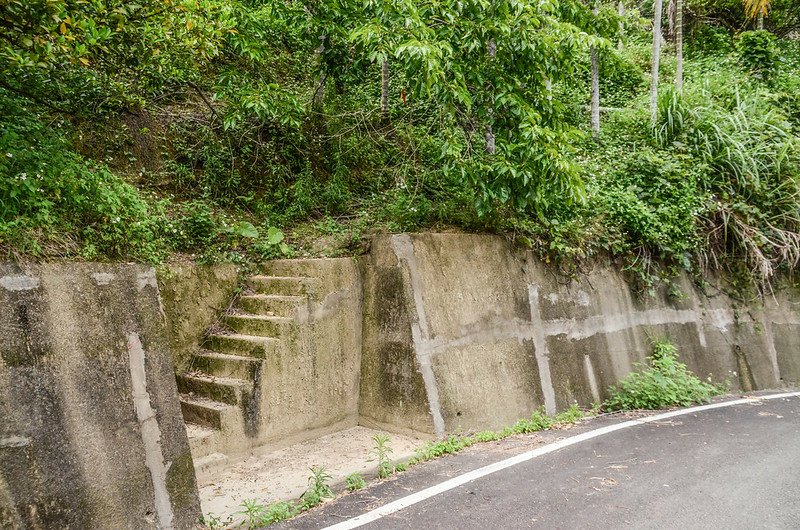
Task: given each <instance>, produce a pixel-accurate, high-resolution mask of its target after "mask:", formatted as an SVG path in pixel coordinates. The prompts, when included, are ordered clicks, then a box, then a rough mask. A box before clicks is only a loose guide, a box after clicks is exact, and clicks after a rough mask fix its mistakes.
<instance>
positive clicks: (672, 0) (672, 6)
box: [667, 0, 677, 42]
mask: <svg viewBox="0 0 800 530" xmlns="http://www.w3.org/2000/svg"><path fill="white" fill-rule="evenodd" d="M676 1H677V0H669V3H668V4H667V39H668V40H671V41H673V42H674V41H675V11H676V8H677V6H676Z"/></svg>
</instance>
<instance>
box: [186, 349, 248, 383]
mask: <svg viewBox="0 0 800 530" xmlns="http://www.w3.org/2000/svg"><path fill="white" fill-rule="evenodd" d="M262 362H263V361H260V360H258V359H253V360H252V361H244V360H241V359H236V358H233V359H226V358H221V357H207V356H204V355H195V356H193V357H192V369H193V370H198V371H200V372H204V373H206V374H208V375H213V376H216V377H235V378H237V379H244V380H245V381H253V380H254V379H255V374H256V371H257V370H258V365H259V364H261V363H262Z"/></svg>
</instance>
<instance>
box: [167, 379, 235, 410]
mask: <svg viewBox="0 0 800 530" xmlns="http://www.w3.org/2000/svg"><path fill="white" fill-rule="evenodd" d="M244 391H245V389H243V388H241V387H237V386H234V385H223V384H219V383H215V382H213V381H203V380H199V379H194V378H191V377H187V376H178V392H180V393H181V394H194V395H197V396H202V397H206V398H208V399H213V400H214V401H219V402H220V403H227V404H228V405H237V404H239V403H241V401H242V393H243V392H244Z"/></svg>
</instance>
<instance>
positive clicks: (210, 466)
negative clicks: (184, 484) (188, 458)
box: [194, 453, 228, 477]
mask: <svg viewBox="0 0 800 530" xmlns="http://www.w3.org/2000/svg"><path fill="white" fill-rule="evenodd" d="M227 464H228V457H227V456H226V455H224V454H222V453H210V454H208V455H205V456H203V457H202V458H198V459H197V460H195V462H194V472H195V474H196V475H197V476H198V477H200V476H204V475H208V474H209V473H211V472H212V471H215V470H218V469H221V468H224V467H225V466H226V465H227Z"/></svg>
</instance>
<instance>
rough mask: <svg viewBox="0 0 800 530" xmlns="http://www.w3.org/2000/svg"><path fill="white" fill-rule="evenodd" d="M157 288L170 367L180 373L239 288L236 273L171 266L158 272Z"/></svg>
mask: <svg viewBox="0 0 800 530" xmlns="http://www.w3.org/2000/svg"><path fill="white" fill-rule="evenodd" d="M158 286H159V290H160V292H161V301H162V303H163V305H164V314H165V316H166V319H167V333H168V335H169V347H170V352H171V353H172V359H173V364H174V365H175V370H176V372H178V373H180V372H183V371H185V370H186V369H187V368H189V364H190V360H191V356H192V354H193V353H195V352H196V351H197V350H198V348H199V347H200V344H201V343H202V342H203V338H204V337H205V334H206V332H207V331H208V328H209V326H210V325H211V324H213V323H214V322H215V321H216V320H217V319H218V318H219V316H220V315H221V314H222V313H223V312H224V311H225V310H226V309H227V308H228V305H229V304H230V302H231V299H232V298H233V293H234V292H235V291H236V288H237V287H238V271H237V269H236V266H235V265H232V264H230V263H228V264H221V265H196V264H193V263H186V264H181V263H176V264H170V265H168V266H166V267H165V268H164V269H161V270H159V271H158Z"/></svg>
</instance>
